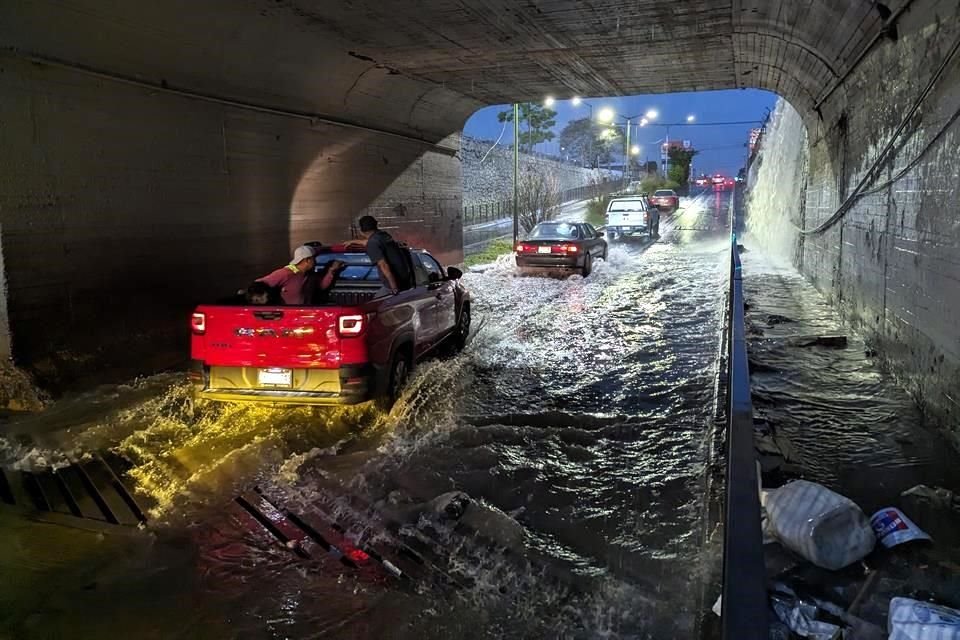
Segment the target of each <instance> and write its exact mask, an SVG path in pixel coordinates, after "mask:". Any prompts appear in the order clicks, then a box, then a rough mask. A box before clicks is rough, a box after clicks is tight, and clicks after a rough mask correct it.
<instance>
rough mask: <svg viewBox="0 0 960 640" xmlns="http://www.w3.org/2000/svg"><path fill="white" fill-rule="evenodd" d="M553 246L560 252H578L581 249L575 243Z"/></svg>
mask: <svg viewBox="0 0 960 640" xmlns="http://www.w3.org/2000/svg"><path fill="white" fill-rule="evenodd" d="M553 248H554V250H556V251H559V252H560V253H576V252H577V251H579V250H580V249H579V247H577V245H575V244H560V245H556V246H554V247H553Z"/></svg>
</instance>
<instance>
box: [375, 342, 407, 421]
mask: <svg viewBox="0 0 960 640" xmlns="http://www.w3.org/2000/svg"><path fill="white" fill-rule="evenodd" d="M412 366H413V358H412V357H411V356H410V352H409V349H408V347H406V346H401V347H399V348H398V349H397V351H396V353H394V354H393V359H392V360H391V361H390V371H389V372H388V373H387V386H386V389H384V394H383V395H382V396H380V397H379V398H377V404H378V405H379V406H380V408H381V409H383V410H384V411H389V410H390V409H391V408H392V407H393V405H394V403H396V401H397V400H399V399H400V395H401V394H402V393H403V388H404V387H405V386H406V384H407V379H408V378H409V377H410V369H411V368H412Z"/></svg>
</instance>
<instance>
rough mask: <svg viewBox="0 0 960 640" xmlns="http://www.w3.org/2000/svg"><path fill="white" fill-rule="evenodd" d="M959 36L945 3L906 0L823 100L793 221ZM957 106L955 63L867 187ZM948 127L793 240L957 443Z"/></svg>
mask: <svg viewBox="0 0 960 640" xmlns="http://www.w3.org/2000/svg"><path fill="white" fill-rule="evenodd" d="M958 37H960V7H958V5H957V4H956V2H952V1H945V2H935V1H930V0H928V1H918V2H914V3H913V4H912V5H911V6H910V8H909V10H908V11H907V12H906V13H904V15H903V16H902V17H901V18H900V20H899V22H898V23H897V40H896V41H893V40H892V39H889V38H885V39H883V40H881V41H880V43H879V44H878V45H877V46H876V47H875V49H874V50H873V51H872V52H871V53H870V54H869V55H868V56H867V57H866V58H865V59H864V61H863V62H862V63H861V65H860V66H859V67H858V68H857V69H856V71H855V72H854V73H853V74H852V75H851V76H850V78H849V79H848V80H847V81H846V83H845V86H844V90H843V91H838V92H837V93H836V94H834V96H832V97H831V99H830V100H828V102H827V103H825V104H824V107H823V113H824V120H823V121H820V122H815V123H813V126H810V125H811V122H810V121H808V127H809V128H810V129H811V131H816V134H815V135H812V136H811V137H813V138H814V141H813V144H812V147H811V150H810V167H811V172H810V175H809V176H808V188H807V191H806V196H805V208H804V213H803V215H804V218H803V223H804V226H805V227H807V228H812V227H814V226H816V225H817V224H818V223H820V222H822V221H823V220H825V219H826V218H827V217H828V216H829V215H830V214H831V213H833V211H835V210H836V208H837V206H838V205H839V204H840V203H841V202H842V201H843V200H844V199H845V197H846V196H847V195H848V194H850V193H851V192H852V191H853V189H854V188H855V186H856V184H857V183H858V182H859V181H860V179H861V178H862V176H863V175H864V173H865V172H866V171H867V169H868V167H869V166H870V165H871V164H872V162H873V160H874V158H876V157H877V156H878V154H879V152H880V150H881V148H882V147H883V146H884V145H885V144H886V142H887V141H888V140H889V139H890V137H891V136H892V135H893V133H894V131H895V129H896V128H897V126H898V125H899V123H900V121H901V118H902V117H903V116H904V115H905V114H906V113H907V112H908V111H909V109H910V107H911V106H912V104H913V103H914V101H915V100H917V98H918V96H919V95H920V92H921V91H922V89H923V88H924V87H925V86H926V84H927V82H928V80H929V79H930V77H931V76H932V74H933V72H934V70H935V69H936V67H937V66H938V65H939V64H940V62H941V60H943V59H944V57H945V56H946V55H947V53H948V51H949V49H950V47H951V46H952V45H953V44H954V42H955V41H956V40H957V38H958ZM958 108H960V60H956V59H955V60H954V62H953V63H952V64H951V65H950V67H949V68H948V69H947V70H946V73H945V75H944V77H943V78H942V79H941V80H940V82H939V83H938V85H937V86H936V88H935V89H934V91H933V92H932V93H931V94H930V96H929V97H928V98H927V99H926V100H925V101H924V103H923V105H922V107H921V109H920V111H919V112H918V114H917V116H915V117H914V119H913V120H912V121H911V122H910V124H909V125H908V127H907V129H906V130H905V133H904V134H903V135H902V137H901V139H900V141H899V142H898V143H897V145H896V147H895V152H894V153H893V154H892V158H893V159H892V160H890V161H888V162H886V163H885V164H884V165H883V167H882V170H881V172H880V175H879V178H878V179H877V180H876V181H875V182H874V183H873V184H875V185H876V184H880V183H883V182H885V181H887V180H890V179H892V178H893V177H894V175H895V174H896V173H897V172H898V171H899V170H900V169H901V168H903V167H905V166H906V165H907V164H908V163H909V162H910V161H911V160H913V159H914V158H915V157H917V155H918V154H919V153H920V152H921V150H922V148H923V147H924V146H925V145H926V144H927V142H928V141H929V140H930V139H931V138H932V137H933V136H934V135H935V134H936V132H937V131H938V130H939V129H940V128H941V127H942V126H943V125H944V124H945V123H946V120H947V119H948V118H949V117H950V116H951V115H952V114H953V113H954V112H955V111H956V110H957V109H958ZM958 146H960V133H958V127H957V125H956V124H954V125H953V126H952V127H951V129H950V130H949V131H948V133H947V134H946V136H945V137H944V138H943V139H942V140H940V141H939V142H938V143H936V144H935V146H934V147H933V148H932V149H931V151H930V152H929V153H928V154H927V155H926V156H924V157H923V159H922V160H921V161H920V162H919V163H918V164H917V166H916V167H914V168H913V169H912V170H910V171H909V172H908V173H907V174H906V175H905V176H904V177H903V178H902V179H900V180H898V181H896V182H894V183H893V184H891V185H890V186H889V187H887V188H885V189H882V190H880V191H879V192H877V193H875V194H872V195H867V196H866V197H864V198H862V199H860V200H859V201H858V202H857V203H856V204H855V205H854V206H853V208H852V209H851V210H850V211H849V213H848V214H847V215H846V216H845V217H844V218H843V219H842V221H841V222H840V223H839V224H837V225H835V226H834V227H832V228H831V229H829V230H827V231H826V232H825V233H823V234H820V235H814V236H806V237H804V238H802V239H801V240H800V242H801V243H802V252H801V256H800V261H799V262H800V266H801V269H802V270H803V272H804V273H806V274H807V275H808V276H809V277H810V278H811V280H812V281H813V282H814V283H815V284H816V286H817V287H818V288H819V289H820V290H821V291H822V292H824V293H826V294H827V295H828V297H829V298H830V299H831V300H832V301H833V302H834V303H836V304H837V305H838V306H839V307H840V309H841V310H842V311H843V313H844V315H845V317H846V318H847V319H848V320H850V321H851V322H853V323H854V324H856V325H858V326H860V327H862V328H864V329H865V330H866V332H867V334H868V335H869V336H870V337H871V339H872V341H873V342H874V343H875V345H876V346H877V348H878V352H879V354H880V355H881V356H882V357H883V358H884V359H885V360H886V361H887V364H888V366H889V369H890V370H891V371H893V372H894V373H895V374H896V375H897V376H898V377H899V378H900V380H901V381H902V382H903V383H904V384H905V385H906V386H907V387H908V389H909V390H910V391H911V392H912V394H913V396H914V397H915V398H916V399H917V401H918V402H919V403H920V404H921V405H922V406H923V407H924V408H925V409H926V410H927V412H928V414H929V415H930V416H931V417H933V418H935V419H936V420H937V421H939V422H940V423H941V424H942V425H943V426H944V427H946V429H947V430H948V431H949V432H950V434H951V435H952V437H953V439H954V442H955V443H956V444H957V445H958V446H960V426H958V425H960V419H958V418H960V330H958V324H957V318H958V315H960V179H958V176H960V154H958V153H957V149H958Z"/></svg>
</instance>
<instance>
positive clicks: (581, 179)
mask: <svg viewBox="0 0 960 640" xmlns="http://www.w3.org/2000/svg"><path fill="white" fill-rule="evenodd" d="M492 146H493V142H492V141H490V140H479V139H476V138H471V137H469V136H463V137H462V139H461V142H460V155H461V158H462V160H463V204H464V206H470V205H473V204H482V203H488V202H499V201H506V200H510V199H511V198H513V150H512V148H511V147H510V146H501V145H497V146H496V147H494V148H493V150H492V151H491V150H490V148H491V147H492ZM488 151H489V153H487V152H488ZM485 155H486V158H485V159H484V156H485ZM481 160H483V162H481ZM529 168H536V169H540V170H543V171H546V172H549V173H552V174H554V175H556V176H557V177H559V179H560V186H561V188H562V189H563V190H567V189H574V188H576V187H583V186H587V185H589V184H593V183H595V182H599V181H603V180H619V179H620V176H621V173H620V172H619V171H608V170H605V169H587V168H584V167H578V166H576V165H572V164H569V163H564V162H558V161H556V160H552V159H550V158H543V157H540V156H533V155H530V154H526V153H523V154H520V170H521V171H523V170H525V169H529Z"/></svg>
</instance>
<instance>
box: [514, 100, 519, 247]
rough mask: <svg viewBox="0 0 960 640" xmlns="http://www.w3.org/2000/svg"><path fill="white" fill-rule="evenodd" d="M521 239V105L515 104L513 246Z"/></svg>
mask: <svg viewBox="0 0 960 640" xmlns="http://www.w3.org/2000/svg"><path fill="white" fill-rule="evenodd" d="M519 238H520V105H519V103H516V102H514V103H513V246H517V240H518V239H519Z"/></svg>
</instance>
